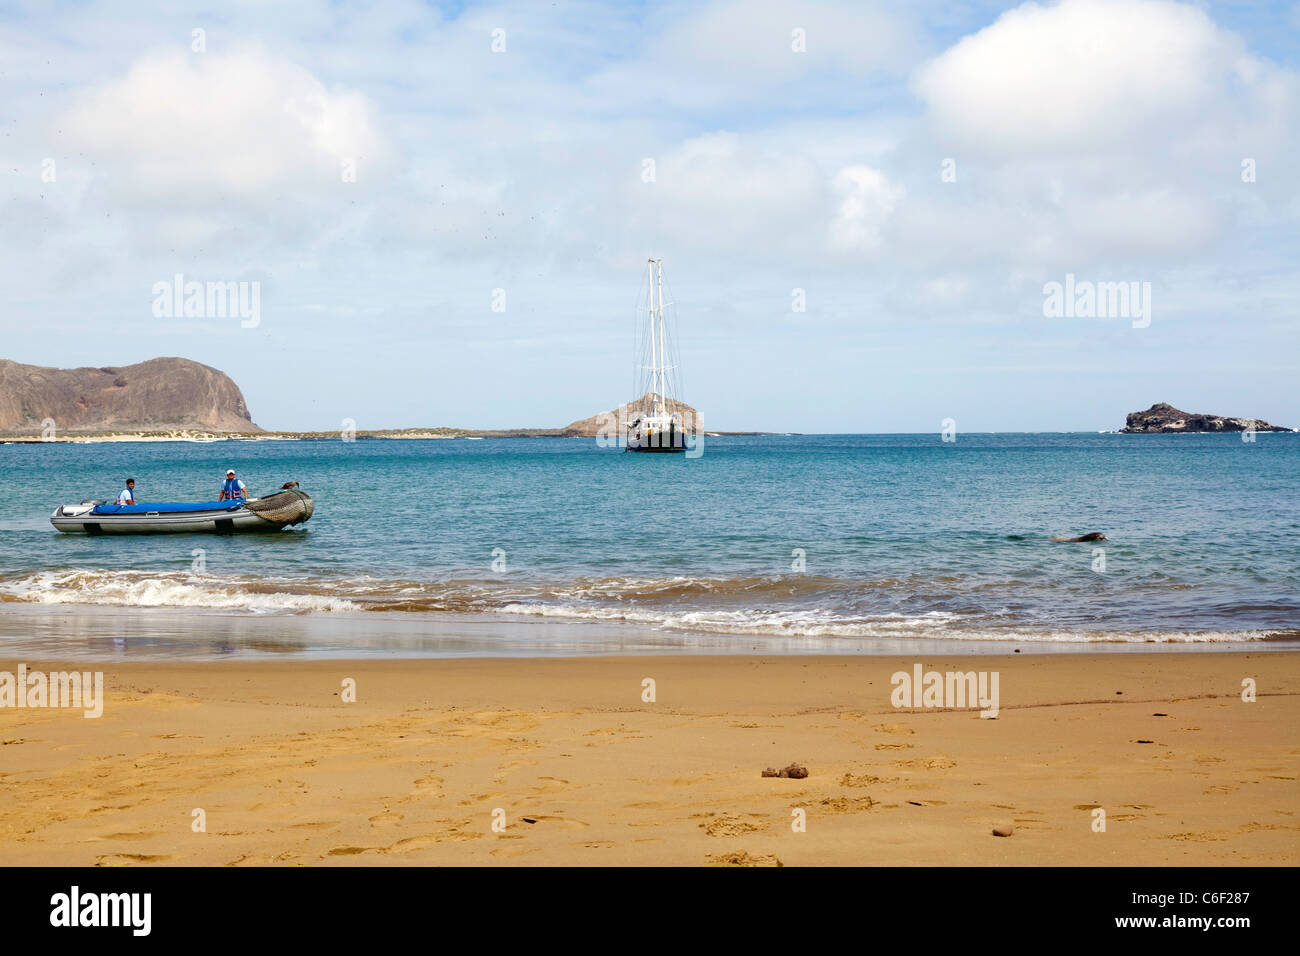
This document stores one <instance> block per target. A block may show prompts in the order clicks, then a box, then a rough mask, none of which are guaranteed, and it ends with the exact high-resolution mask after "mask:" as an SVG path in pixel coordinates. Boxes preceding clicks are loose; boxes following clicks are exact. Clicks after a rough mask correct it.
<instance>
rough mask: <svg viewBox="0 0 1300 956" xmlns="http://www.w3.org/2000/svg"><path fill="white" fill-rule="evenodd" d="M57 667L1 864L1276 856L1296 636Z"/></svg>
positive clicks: (6, 728)
mask: <svg viewBox="0 0 1300 956" xmlns="http://www.w3.org/2000/svg"><path fill="white" fill-rule="evenodd" d="M918 660H920V661H922V662H923V664H924V667H925V670H926V671H931V670H938V671H943V672H946V671H972V670H974V671H980V670H985V671H997V672H998V674H999V677H1000V682H999V686H1000V708H999V713H998V716H997V717H996V719H984V718H981V717H980V716H979V714H978V712H977V711H976V710H972V709H966V710H960V711H955V710H937V709H924V708H916V709H910V708H908V709H897V708H895V707H893V706H892V705H891V700H890V696H891V690H892V687H891V675H892V674H894V673H895V672H898V671H909V672H910V671H911V670H912V668H913V666H914V665H915V664H916V663H917V662H918ZM24 663H25V664H26V665H27V667H28V668H29V669H30V670H37V669H42V670H44V671H47V672H48V671H54V670H60V669H64V668H62V667H60V665H59V663H58V662H55V661H35V660H27V661H25V662H24ZM18 664H19V662H18V661H12V660H9V661H0V670H8V671H10V672H16V670H17V667H18ZM73 666H75V667H77V668H79V669H85V668H87V667H90V668H95V667H104V668H105V671H104V685H105V704H104V712H103V716H102V717H100V718H98V719H87V718H85V717H84V716H83V715H82V712H81V711H79V710H64V709H48V708H47V709H10V708H5V709H3V710H0V781H3V784H4V790H3V792H4V799H3V801H0V864H5V865H55V864H62V865H108V866H112V865H133V864H181V865H191V864H194V865H245V866H247V865H259V864H260V865H266V864H273V865H301V864H310V865H320V864H327V865H329V864H338V865H356V864H368V865H389V864H423V865H427V864H437V865H447V864H528V865H532V864H559V865H580V864H599V865H637V864H648V865H665V864H674V865H691V866H694V865H728V864H731V865H735V864H740V865H775V864H777V863H778V862H779V863H780V864H783V865H794V866H800V865H815V864H829V865H851V864H903V865H908V864H927V865H934V864H953V865H987V864H992V865H997V864H1011V865H1063V864H1083V865H1108V864H1124V865H1145V866H1166V865H1183V864H1198V865H1239V864H1254V865H1294V864H1296V863H1297V862H1300V819H1297V810H1298V809H1300V801H1298V800H1297V793H1298V791H1297V775H1298V774H1297V763H1298V760H1297V757H1300V654H1298V653H1295V652H1270V653H1260V652H1256V653H1215V654H1205V653H1151V654H1109V655H1108V654H1053V655H1037V656H1030V655H1005V656H989V655H983V656H979V657H967V658H962V657H959V656H955V655H954V656H951V657H932V658H924V659H919V658H905V659H902V658H883V657H856V658H827V657H802V658H799V657H781V658H762V657H726V658H723V657H655V658H585V659H549V660H542V659H531V660H528V659H513V660H507V659H500V660H412V661H405V660H378V661H375V660H370V661H364V662H360V661H310V662H301V663H295V662H292V661H289V660H286V659H281V660H276V661H269V662H249V663H243V662H225V663H187V662H178V663H137V664H108V665H101V664H85V663H82V664H77V665H71V666H70V667H69V668H67V669H71V667H73ZM646 678H650V679H652V680H653V681H654V690H655V698H656V699H655V700H654V701H653V702H647V701H644V700H643V699H642V698H643V694H644V693H645V692H644V691H643V681H644V680H645V679H646ZM1244 678H1251V679H1253V680H1254V681H1255V682H1256V686H1257V693H1258V699H1257V700H1256V701H1254V702H1244V701H1243V700H1242V681H1243V679H1244ZM345 679H352V680H354V681H355V686H356V702H355V703H348V702H345V701H344V700H343V699H342V697H341V694H343V695H346V691H345V689H344V687H345V685H344V681H345ZM791 762H798V763H800V764H802V765H804V766H806V767H807V769H808V777H807V778H806V779H786V778H770V777H763V776H761V772H762V771H763V770H764V768H767V767H775V768H780V767H784V766H786V765H787V764H790V763H791ZM1096 807H1100V808H1102V809H1103V810H1104V811H1105V821H1106V828H1105V832H1095V830H1094V825H1095V820H1096V819H1097V815H1096V814H1095V813H1094V812H1093V811H1094V808H1096ZM196 810H199V811H202V814H201V815H197V816H196V814H195V811H196ZM796 811H803V813H802V815H800V814H798V813H797V812H796ZM800 816H802V819H803V820H804V822H805V829H804V830H803V831H802V832H797V831H796V829H795V828H794V827H793V826H792V824H794V823H797V822H798V821H799V819H800ZM494 819H495V820H497V821H498V823H497V826H498V827H499V828H501V827H503V828H501V829H499V830H497V831H494V829H493V823H494ZM200 820H201V822H202V823H203V825H204V826H203V830H202V832H196V831H197V829H198V822H196V821H200ZM1002 826H1009V827H1011V828H1012V830H1013V832H1012V835H1011V836H1010V837H1005V838H1001V837H997V836H994V835H993V832H992V831H993V828H994V827H1002Z"/></svg>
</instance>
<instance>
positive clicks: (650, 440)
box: [623, 259, 695, 452]
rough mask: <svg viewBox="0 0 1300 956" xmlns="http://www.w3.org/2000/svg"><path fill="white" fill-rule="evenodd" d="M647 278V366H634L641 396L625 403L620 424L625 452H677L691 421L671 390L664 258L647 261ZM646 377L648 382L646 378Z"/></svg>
mask: <svg viewBox="0 0 1300 956" xmlns="http://www.w3.org/2000/svg"><path fill="white" fill-rule="evenodd" d="M647 270H648V274H649V278H650V301H649V306H648V307H647V308H646V309H645V312H646V313H647V315H648V317H649V322H648V323H647V325H646V334H645V335H644V336H643V337H642V341H641V346H642V355H643V357H642V359H641V361H642V362H644V361H646V360H648V361H649V364H648V365H645V364H638V365H637V373H638V374H637V378H638V382H639V384H640V387H639V388H638V389H637V391H638V392H639V393H640V394H641V396H642V397H641V398H640V399H638V400H637V401H635V402H633V403H632V404H631V405H628V406H626V408H627V410H628V415H627V418H629V419H632V420H631V421H624V422H623V427H624V429H625V434H626V436H627V442H626V446H625V447H626V449H627V450H628V451H646V452H652V451H654V452H679V451H686V436H687V434H688V433H693V432H694V430H695V422H694V421H691V422H687V421H686V420H685V418H684V416H683V414H682V410H683V406H682V403H681V402H680V401H679V400H678V399H677V397H676V395H675V392H676V386H677V384H678V376H677V375H676V374H673V373H675V372H676V370H677V366H676V365H674V364H671V362H670V359H669V352H668V350H669V346H670V345H671V342H670V338H669V330H668V327H667V323H666V321H665V319H664V309H665V306H666V305H670V304H671V303H665V302H664V261H663V260H662V259H649V260H647ZM638 324H640V323H639V322H638ZM647 379H648V381H647Z"/></svg>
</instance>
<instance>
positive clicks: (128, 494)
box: [117, 478, 135, 505]
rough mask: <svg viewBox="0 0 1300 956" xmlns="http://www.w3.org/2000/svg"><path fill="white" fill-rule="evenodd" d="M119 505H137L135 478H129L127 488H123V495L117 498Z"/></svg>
mask: <svg viewBox="0 0 1300 956" xmlns="http://www.w3.org/2000/svg"><path fill="white" fill-rule="evenodd" d="M117 503H118V504H119V505H133V504H135V479H134V478H128V479H127V480H126V487H125V488H123V489H122V493H121V494H120V495H118V496H117Z"/></svg>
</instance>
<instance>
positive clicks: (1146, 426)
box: [1120, 402, 1291, 434]
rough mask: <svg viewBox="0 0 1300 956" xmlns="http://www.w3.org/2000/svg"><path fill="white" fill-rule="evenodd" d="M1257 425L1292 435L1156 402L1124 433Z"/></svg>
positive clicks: (1241, 429) (1257, 422)
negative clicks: (1181, 409)
mask: <svg viewBox="0 0 1300 956" xmlns="http://www.w3.org/2000/svg"><path fill="white" fill-rule="evenodd" d="M1252 425H1253V426H1254V428H1255V431H1257V432H1289V431H1290V430H1291V429H1289V428H1283V427H1281V426H1280V425H1270V424H1269V423H1268V422H1266V421H1263V420H1261V419H1258V418H1228V417H1226V416H1223V415H1199V414H1196V413H1194V412H1184V411H1180V410H1178V409H1177V408H1174V407H1173V406H1172V405H1168V404H1166V403H1165V402H1157V403H1156V404H1155V405H1152V406H1151V407H1150V408H1148V409H1147V410H1146V411H1145V412H1133V413H1132V414H1131V415H1129V416H1128V420H1127V422H1126V424H1125V426H1124V427H1123V428H1121V429H1120V431H1121V432H1127V433H1129V434H1141V433H1149V432H1244V431H1245V430H1246V429H1247V428H1250V427H1251V426H1252Z"/></svg>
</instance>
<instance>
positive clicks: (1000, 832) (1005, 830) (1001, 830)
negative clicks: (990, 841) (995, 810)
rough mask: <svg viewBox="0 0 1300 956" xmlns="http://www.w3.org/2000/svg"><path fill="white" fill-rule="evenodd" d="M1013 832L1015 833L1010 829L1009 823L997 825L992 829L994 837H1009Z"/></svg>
mask: <svg viewBox="0 0 1300 956" xmlns="http://www.w3.org/2000/svg"><path fill="white" fill-rule="evenodd" d="M1015 832H1016V831H1015V830H1014V829H1013V828H1012V826H1011V824H1009V823H999V824H998V825H997V826H995V827H994V828H993V835H994V836H1000V837H1009V836H1011V834H1013V833H1015Z"/></svg>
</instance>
